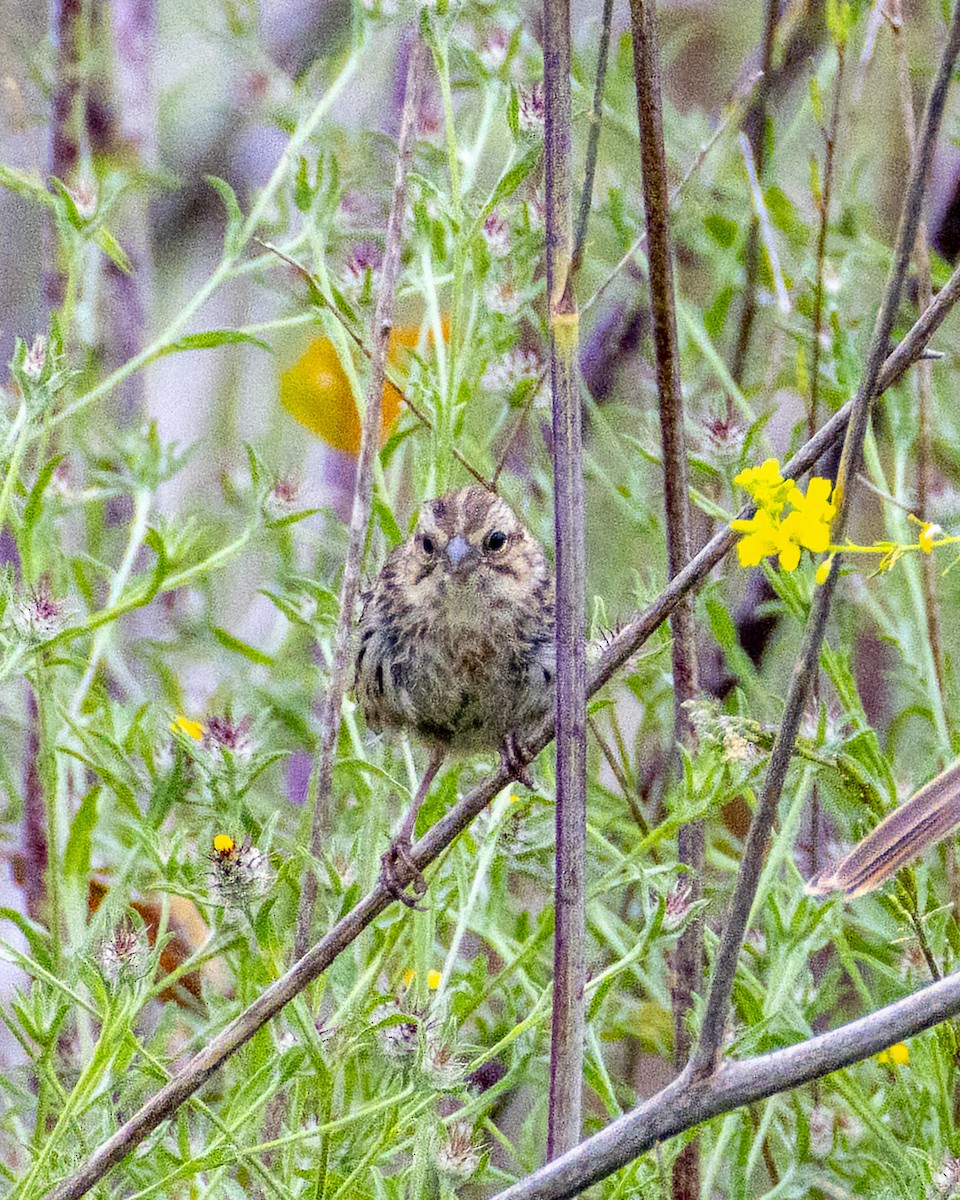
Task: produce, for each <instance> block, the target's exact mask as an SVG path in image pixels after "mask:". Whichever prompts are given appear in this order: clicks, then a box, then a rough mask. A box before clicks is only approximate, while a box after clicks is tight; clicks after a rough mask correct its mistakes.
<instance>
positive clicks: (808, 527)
mask: <svg viewBox="0 0 960 1200" xmlns="http://www.w3.org/2000/svg"><path fill="white" fill-rule="evenodd" d="M832 491H833V484H831V482H830V480H829V479H819V478H814V479H811V480H810V482H809V483H808V484H807V494H806V495H804V494H803V492H801V491H800V489H799V488H798V487H793V488H791V489H790V492H789V494H788V495H787V500H788V501H789V503H790V504H791V505H792V506H793V508H794V511H793V512H792V513H790V514H789V516H788V517H786V519H785V520H784V522H783V524H784V526H785V527H786V528H787V530H788V534H789V537H790V540H791V541H794V542H797V543H798V544H799V545H801V546H803V547H804V549H806V550H810V551H812V552H813V553H814V554H822V553H823V552H824V550H826V548H827V547H828V546H829V545H830V522H831V521H832V520H833V518H834V517H835V516H836V515H837V509H836V505H834V504H831V502H830V493H831V492H832Z"/></svg>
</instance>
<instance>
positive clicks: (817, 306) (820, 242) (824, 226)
mask: <svg viewBox="0 0 960 1200" xmlns="http://www.w3.org/2000/svg"><path fill="white" fill-rule="evenodd" d="M843 63H844V44H843V42H840V41H838V42H837V73H836V76H835V77H834V81H833V106H832V108H831V110H830V125H829V127H828V128H827V129H826V130H825V131H824V143H825V146H824V155H823V184H822V187H821V191H820V196H819V198H818V201H817V206H818V210H819V216H820V225H819V230H818V233H817V281H816V285H815V288H814V294H813V345H812V350H811V355H810V359H811V361H810V407H809V408H808V410H807V430H808V436H809V437H813V435H814V433H816V430H817V408H818V407H819V400H820V336H821V333H822V331H823V291H824V285H823V272H824V263H825V260H826V256H827V233H828V231H829V228H830V197H831V195H832V194H833V170H834V155H835V152H836V148H837V132H838V130H839V128H840V93H841V87H842V83H843ZM819 703H820V673H819V671H818V672H817V674H816V675H815V676H814V679H813V704H814V706H815V707H818V706H819ZM820 824H821V822H820V789H819V787H818V786H817V783H816V781H814V784H813V793H812V794H811V797H810V865H811V867H812V868H813V872H814V874H816V873H817V871H818V870H819V868H820Z"/></svg>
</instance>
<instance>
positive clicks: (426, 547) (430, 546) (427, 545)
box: [420, 534, 437, 554]
mask: <svg viewBox="0 0 960 1200" xmlns="http://www.w3.org/2000/svg"><path fill="white" fill-rule="evenodd" d="M420 545H421V546H422V547H423V552H424V554H433V552H434V550H436V548H437V547H436V546H435V545H434V541H433V538H432V537H427V535H426V534H424V536H423V540H422V541H421V543H420Z"/></svg>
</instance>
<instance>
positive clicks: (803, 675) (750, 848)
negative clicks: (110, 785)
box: [692, 3, 960, 1078]
mask: <svg viewBox="0 0 960 1200" xmlns="http://www.w3.org/2000/svg"><path fill="white" fill-rule="evenodd" d="M958 53H960V3H958V4H957V6H956V8H955V9H954V13H953V18H952V20H951V24H950V32H949V37H948V39H947V44H946V46H945V48H944V51H943V57H942V59H941V61H940V65H939V68H938V70H937V75H936V78H935V79H934V82H933V85H932V87H931V89H930V96H929V99H928V101H927V109H926V112H925V113H924V116H923V125H922V127H921V133H920V137H919V138H918V149H917V154H916V157H915V159H914V162H913V165H912V167H911V170H910V178H909V180H908V183H907V188H906V194H905V196H904V202H903V212H902V215H901V218H900V228H899V229H898V230H897V242H896V246H895V248H894V253H893V259H892V262H891V264H890V272H889V274H888V276H887V283H886V287H885V289H884V294H883V300H882V302H881V305H880V309H879V311H878V313H877V319H876V323H875V324H874V329H873V337H872V340H871V343H870V352H869V356H868V358H867V362H866V364H865V365H864V371H863V376H862V378H861V380H860V386H859V388H858V389H857V395H856V397H855V399H854V402H853V408H852V410H851V413H850V423H849V425H848V426H847V433H846V437H845V438H844V443H843V454H842V457H841V459H840V470H839V473H838V476H837V487H836V498H837V505H838V511H837V516H836V518H835V522H834V527H833V531H832V536H833V538H834V539H835V540H836V542H837V543H838V544H842V543H843V539H844V535H845V530H846V527H847V521H848V519H849V515H850V507H851V501H852V498H853V495H854V493H855V491H856V485H857V472H858V470H859V467H860V462H861V460H862V458H863V443H864V439H865V438H866V433H867V424H868V422H869V419H870V401H871V399H872V397H873V395H874V393H875V391H876V386H877V380H878V379H879V377H880V371H881V367H882V366H883V360H884V357H885V355H886V352H887V346H888V342H889V338H890V331H891V330H892V329H893V323H894V320H895V319H896V315H897V306H898V305H899V303H900V295H901V293H902V291H903V281H904V279H905V278H906V274H907V268H908V266H909V263H910V255H911V253H912V251H913V246H914V243H915V241H916V236H917V229H918V227H919V224H920V219H921V215H922V212H923V201H924V195H925V193H926V187H927V180H928V177H929V174H930V163H931V161H932V160H933V150H934V146H935V144H936V139H937V133H938V131H939V129H940V123H941V121H942V118H943V109H944V105H945V103H946V98H947V92H948V90H949V86H950V78H951V75H952V72H953V67H954V63H955V62H956V59H957V54H958ZM838 568H839V564H835V565H834V568H833V570H832V571H831V572H830V574H829V575H828V576H827V579H826V582H825V583H824V584H823V585H822V586H821V587H818V588H817V590H816V592H815V593H814V598H813V604H812V605H811V608H810V616H809V618H808V620H807V632H806V636H805V638H804V643H803V648H802V650H801V654H800V659H799V661H798V663H797V666H796V668H795V671H794V677H793V681H792V684H791V687H790V692H789V695H788V696H787V701H786V705H785V708H784V713H783V719H782V721H781V725H780V729H779V732H778V733H777V739H776V741H775V742H774V746H773V751H772V752H771V755H770V763H769V766H768V768H767V776H766V779H765V780H764V785H763V791H762V793H761V796H760V802H759V804H758V806H757V810H756V813H755V814H754V818H753V821H752V822H751V825H750V833H749V836H748V838H747V845H746V847H745V849H744V855H743V859H742V860H741V864H740V873H739V875H738V876H737V884H736V888H735V889H734V895H733V901H732V903H731V906H730V912H729V914H728V916H727V921H726V923H725V925H724V927H723V935H722V937H721V939H720V945H719V947H718V949H717V956H716V960H715V963H714V970H713V981H712V984H711V987H710V994H709V996H708V997H707V1006H706V1011H705V1012H704V1017H703V1025H702V1027H701V1031H700V1040H699V1042H698V1043H697V1048H696V1051H695V1052H694V1057H693V1062H692V1068H693V1069H692V1074H693V1077H694V1078H704V1077H705V1076H707V1075H709V1074H711V1073H712V1072H713V1070H714V1069H715V1068H716V1066H717V1063H718V1062H719V1059H720V1048H721V1046H722V1043H723V1032H724V1027H725V1025H726V1021H727V1013H728V1011H729V1007H730V1000H731V997H732V994H733V982H734V977H735V975H736V970H737V959H738V957H739V954H740V947H741V945H742V943H743V936H744V934H745V932H746V928H747V921H748V920H749V917H750V910H751V908H752V907H753V899H754V896H755V895H756V891H757V886H758V884H759V882H760V872H761V870H762V867H763V857H764V854H765V853H766V848H767V843H768V841H769V838H770V831H771V830H772V828H773V822H774V818H775V816H776V811H777V804H778V802H779V800H780V795H781V793H782V791H783V786H784V782H785V780H786V775H787V769H788V767H789V766H790V756H791V754H792V752H793V744H794V741H795V740H796V736H797V730H798V729H799V726H800V718H801V716H802V715H803V708H804V705H805V703H806V698H807V692H808V690H809V688H810V684H811V681H812V679H813V676H814V674H815V672H816V669H817V665H818V662H819V656H820V647H821V646H822V645H823V638H824V634H825V633H826V628H827V619H828V617H829V615H830V604H831V602H832V600H833V593H834V589H835V587H836V586H837V579H838V577H839V575H840V571H839V569H838Z"/></svg>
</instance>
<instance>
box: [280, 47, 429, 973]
mask: <svg viewBox="0 0 960 1200" xmlns="http://www.w3.org/2000/svg"><path fill="white" fill-rule="evenodd" d="M423 59H424V54H423V43H422V41H421V39H420V37H419V36H418V37H416V38H415V39H414V42H413V46H412V47H411V49H410V59H409V62H408V64H407V82H406V88H405V91H404V99H403V116H402V118H401V121H400V136H399V139H398V143H397V165H396V171H395V173H394V180H393V198H392V201H391V205H390V217H389V219H388V221H387V238H386V248H385V250H384V255H383V268H382V272H381V276H380V290H379V292H378V294H377V303H376V307H375V310H374V314H373V325H372V328H371V331H370V346H371V355H370V382H369V385H368V388H367V403H366V408H365V409H364V413H363V422H362V426H361V440H360V457H359V459H358V460H357V476H356V482H355V483H354V491H353V509H352V512H351V516H350V538H349V542H348V545H347V558H346V562H345V564H344V568H343V581H342V583H341V585H340V613H339V617H338V619H337V628H336V631H335V633H334V639H333V657H332V661H331V664H330V682H329V685H328V687H327V693H326V695H325V697H324V701H323V707H322V709H321V713H320V738H319V743H320V744H319V749H318V750H317V790H316V798H315V801H314V806H313V824H312V827H311V833H310V856H311V860H313V861H316V859H318V858H319V856H320V852H321V850H322V848H323V833H324V828H325V826H326V821H327V810H328V808H329V805H330V795H331V791H332V786H333V762H334V759H335V757H336V753H337V740H338V736H339V733H340V710H341V706H342V704H343V695H344V692H345V691H346V688H347V680H348V675H349V667H350V641H351V633H352V630H353V617H354V609H355V607H356V603H357V595H358V593H359V590H360V570H361V567H362V565H363V551H364V546H365V545H366V540H367V527H368V526H369V524H370V510H371V507H372V502H373V467H374V460H375V458H376V456H377V454H378V452H379V447H380V409H381V399H382V396H383V382H384V376H385V372H386V363H387V342H388V340H389V337H390V329H391V327H392V324H393V301H394V293H395V291H396V286H397V276H398V274H399V271H400V247H401V241H402V234H403V214H404V203H405V197H406V190H407V172H408V170H409V167H410V161H411V159H412V157H413V149H414V145H415V143H416V125H417V122H416V117H417V92H418V79H419V75H420V72H421V71H422V70H423ZM316 903H317V877H316V875H315V874H314V870H313V866H312V862H311V864H310V865H308V866H307V868H306V871H305V872H304V877H303V888H302V890H301V893H300V905H299V908H298V910H297V934H296V943H295V951H294V953H295V956H296V957H297V958H301V957H302V956H303V955H304V953H305V952H306V949H307V946H308V945H309V941H310V928H311V925H312V924H313V913H314V908H315V907H316Z"/></svg>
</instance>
